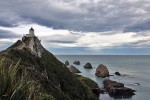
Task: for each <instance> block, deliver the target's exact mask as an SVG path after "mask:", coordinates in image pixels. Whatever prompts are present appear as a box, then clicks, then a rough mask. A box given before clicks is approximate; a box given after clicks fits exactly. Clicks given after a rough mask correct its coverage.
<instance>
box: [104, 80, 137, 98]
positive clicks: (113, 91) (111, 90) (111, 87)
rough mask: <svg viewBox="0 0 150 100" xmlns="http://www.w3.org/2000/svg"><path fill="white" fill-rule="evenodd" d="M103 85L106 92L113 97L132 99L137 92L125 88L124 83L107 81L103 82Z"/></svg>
mask: <svg viewBox="0 0 150 100" xmlns="http://www.w3.org/2000/svg"><path fill="white" fill-rule="evenodd" d="M103 84H104V88H105V90H106V92H108V94H109V95H110V96H113V97H117V96H118V97H130V96H132V95H134V94H135V93H134V92H135V90H132V89H131V88H127V87H124V84H123V83H119V82H116V81H112V80H105V81H103Z"/></svg>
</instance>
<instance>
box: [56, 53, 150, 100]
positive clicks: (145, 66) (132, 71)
mask: <svg viewBox="0 0 150 100" xmlns="http://www.w3.org/2000/svg"><path fill="white" fill-rule="evenodd" d="M56 57H57V58H58V59H59V60H60V61H61V62H63V63H64V62H65V61H66V60H68V61H69V63H70V64H72V65H73V62H74V61H75V60H79V61H80V63H81V65H74V66H75V67H77V68H78V69H79V70H80V71H81V73H80V74H81V75H83V76H85V77H89V78H91V79H92V80H94V81H96V82H97V83H98V84H99V86H100V87H102V85H103V84H102V82H103V80H104V79H103V78H98V77H97V76H95V70H96V68H97V67H98V65H99V64H104V65H105V66H107V68H108V70H109V72H110V74H111V75H114V73H115V72H116V71H119V72H120V73H121V74H122V76H110V77H109V79H111V80H115V81H118V82H121V83H124V84H125V86H127V87H129V88H132V89H134V90H136V92H135V94H136V95H134V96H132V97H131V98H113V97H110V96H109V95H108V94H101V95H100V100H150V56H148V55H57V56H56ZM87 62H90V63H91V64H92V66H93V69H84V68H83V66H84V65H85V64H86V63H87ZM136 83H139V84H140V85H137V84H136Z"/></svg>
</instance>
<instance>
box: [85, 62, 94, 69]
mask: <svg viewBox="0 0 150 100" xmlns="http://www.w3.org/2000/svg"><path fill="white" fill-rule="evenodd" d="M84 68H86V69H92V65H91V64H90V63H86V64H85V65H84Z"/></svg>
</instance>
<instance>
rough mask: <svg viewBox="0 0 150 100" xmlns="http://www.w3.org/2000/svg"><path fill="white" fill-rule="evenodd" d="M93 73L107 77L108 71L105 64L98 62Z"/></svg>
mask: <svg viewBox="0 0 150 100" xmlns="http://www.w3.org/2000/svg"><path fill="white" fill-rule="evenodd" d="M95 75H96V76H98V77H102V78H105V77H109V71H108V69H107V67H106V66H105V65H103V64H100V65H99V66H98V67H97V69H96V73H95Z"/></svg>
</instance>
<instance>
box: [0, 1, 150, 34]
mask: <svg viewBox="0 0 150 100" xmlns="http://www.w3.org/2000/svg"><path fill="white" fill-rule="evenodd" d="M0 2H1V3H0V9H2V10H0V25H1V26H7V27H10V26H11V27H13V26H15V25H19V24H22V23H38V24H40V25H43V26H47V27H53V28H55V29H68V30H74V31H89V32H91V31H93V32H94V31H95V32H100V31H111V30H128V31H137V30H138V31H140V30H145V29H146V30H149V29H148V28H147V26H146V25H147V24H148V23H146V22H145V24H144V22H143V21H144V20H147V19H148V18H149V15H150V12H149V11H150V7H149V6H148V4H150V1H148V0H136V1H130V0H127V1H126V0H100V1H98V2H97V3H94V1H92V0H87V1H78V2H77V1H76V0H73V1H71V0H61V1H60V0H55V1H54V0H45V1H43V0H32V1H31V0H26V1H24V0H23V1H22V0H21V1H20V0H11V1H10V0H0ZM137 22H138V23H137ZM134 23H136V24H138V25H137V26H136V25H135V26H132V25H134ZM142 25H143V26H142ZM148 25H149V24H148Z"/></svg>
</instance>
